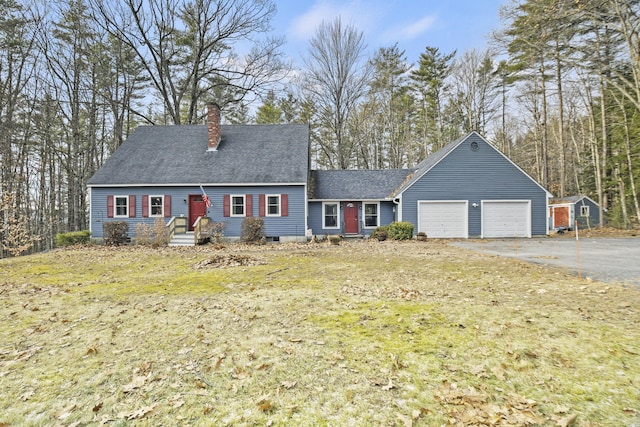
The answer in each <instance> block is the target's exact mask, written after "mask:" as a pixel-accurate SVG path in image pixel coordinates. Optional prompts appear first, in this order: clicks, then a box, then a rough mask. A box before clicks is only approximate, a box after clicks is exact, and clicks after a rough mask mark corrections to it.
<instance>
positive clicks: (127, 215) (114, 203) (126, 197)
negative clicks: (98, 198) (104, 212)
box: [113, 194, 131, 218]
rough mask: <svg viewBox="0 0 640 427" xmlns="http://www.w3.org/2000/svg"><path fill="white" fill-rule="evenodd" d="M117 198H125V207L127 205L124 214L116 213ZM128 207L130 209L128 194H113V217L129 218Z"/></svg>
mask: <svg viewBox="0 0 640 427" xmlns="http://www.w3.org/2000/svg"><path fill="white" fill-rule="evenodd" d="M118 198H124V199H125V200H126V204H125V205H126V207H127V213H126V214H124V215H118ZM129 209H131V207H130V206H129V195H128V194H127V195H126V196H123V195H119V196H116V195H114V196H113V217H114V218H129Z"/></svg>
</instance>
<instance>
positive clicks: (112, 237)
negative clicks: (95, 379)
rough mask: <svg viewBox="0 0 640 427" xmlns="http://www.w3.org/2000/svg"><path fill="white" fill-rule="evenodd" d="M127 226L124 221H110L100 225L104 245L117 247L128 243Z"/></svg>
mask: <svg viewBox="0 0 640 427" xmlns="http://www.w3.org/2000/svg"><path fill="white" fill-rule="evenodd" d="M128 231H129V224H128V223H127V222H125V221H110V222H105V223H104V224H103V225H102V234H103V239H104V243H105V245H109V246H118V245H124V244H125V243H128V242H129V241H130V239H129V236H128V235H127V232H128Z"/></svg>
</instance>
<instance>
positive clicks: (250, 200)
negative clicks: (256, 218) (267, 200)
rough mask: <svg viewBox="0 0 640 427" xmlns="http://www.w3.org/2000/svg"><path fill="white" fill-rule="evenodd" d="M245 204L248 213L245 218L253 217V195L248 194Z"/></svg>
mask: <svg viewBox="0 0 640 427" xmlns="http://www.w3.org/2000/svg"><path fill="white" fill-rule="evenodd" d="M245 200H246V202H245V204H246V208H247V211H246V212H245V216H253V196H252V195H251V194H247V195H246V196H245Z"/></svg>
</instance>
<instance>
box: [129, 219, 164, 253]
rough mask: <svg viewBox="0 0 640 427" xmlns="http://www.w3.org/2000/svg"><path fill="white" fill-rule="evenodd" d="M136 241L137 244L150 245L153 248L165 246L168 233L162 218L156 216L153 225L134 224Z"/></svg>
mask: <svg viewBox="0 0 640 427" xmlns="http://www.w3.org/2000/svg"><path fill="white" fill-rule="evenodd" d="M136 243H137V244H138V245H150V246H153V247H154V248H157V247H160V246H166V245H167V243H169V234H168V232H167V226H166V224H165V223H164V220H163V219H162V218H156V220H155V221H154V223H153V226H151V225H149V224H136Z"/></svg>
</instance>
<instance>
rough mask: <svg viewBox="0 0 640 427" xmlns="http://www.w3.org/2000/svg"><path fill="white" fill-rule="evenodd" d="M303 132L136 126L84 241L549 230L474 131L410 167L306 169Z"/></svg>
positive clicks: (103, 186)
mask: <svg viewBox="0 0 640 427" xmlns="http://www.w3.org/2000/svg"><path fill="white" fill-rule="evenodd" d="M309 164H310V152H309V127H308V125H302V124H279V125H221V124H220V109H219V108H218V107H217V106H216V105H215V104H211V105H209V107H208V119H207V125H189V126H141V127H139V128H137V129H136V130H135V131H134V132H133V133H132V134H131V135H130V137H129V138H128V139H127V140H126V141H125V142H124V143H123V144H122V146H120V147H119V148H118V149H117V150H116V151H115V152H114V153H113V155H112V156H111V157H110V158H109V159H108V160H107V161H106V162H105V164H104V165H103V166H102V168H100V170H98V172H97V173H96V174H95V175H94V176H93V177H92V178H91V179H90V180H89V183H88V186H89V194H90V224H91V232H92V236H93V237H94V238H98V239H100V238H102V237H103V224H105V223H106V222H109V221H126V222H127V223H129V235H130V236H131V237H133V238H135V237H136V236H135V229H136V225H137V224H149V225H152V224H153V223H154V222H155V221H157V218H162V220H163V221H164V222H165V223H166V224H170V223H172V222H173V221H176V220H177V219H182V220H183V222H184V223H185V224H186V226H185V228H184V229H183V230H181V232H190V231H192V230H193V229H194V227H195V226H196V225H197V223H198V220H199V218H207V219H209V220H211V221H214V222H218V223H224V224H225V229H224V235H225V237H227V238H229V239H235V238H238V237H239V236H240V231H241V224H242V221H243V220H244V219H245V218H246V217H251V216H258V217H262V218H263V219H264V228H265V234H266V236H267V238H268V239H269V240H274V241H306V240H307V239H308V238H309V237H310V236H312V235H319V236H327V235H331V234H341V235H352V236H362V237H365V236H368V235H369V234H371V232H372V231H373V230H374V229H375V228H376V227H378V226H380V225H386V224H390V223H391V222H394V221H408V222H411V223H413V224H414V232H415V233H418V232H424V233H426V234H427V236H428V237H429V238H469V237H480V238H501V237H531V236H533V235H544V234H547V232H548V221H549V218H548V212H549V210H548V209H549V208H548V206H549V198H550V197H551V195H550V194H549V193H548V191H547V190H545V189H544V188H543V187H541V186H540V185H539V184H538V183H537V182H535V180H533V179H532V178H531V177H530V176H529V175H527V174H526V173H525V172H524V171H523V170H522V169H520V168H519V167H518V166H517V165H516V164H515V163H513V162H512V161H511V160H510V159H509V158H507V157H506V156H505V155H504V154H502V153H501V152H500V151H498V150H497V149H496V148H495V147H494V146H493V145H491V144H490V143H489V142H488V141H486V140H485V139H484V138H483V137H481V136H480V135H479V134H477V133H475V132H471V133H469V134H468V135H466V136H464V137H462V138H460V139H458V140H457V141H454V142H452V143H450V144H449V145H447V146H446V147H444V148H443V149H441V150H440V151H438V152H436V153H433V154H432V155H431V156H429V157H427V158H426V159H425V160H423V161H422V162H421V163H420V164H418V165H417V166H416V167H415V168H412V169H391V170H330V171H327V170H311V169H310V167H309Z"/></svg>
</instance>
